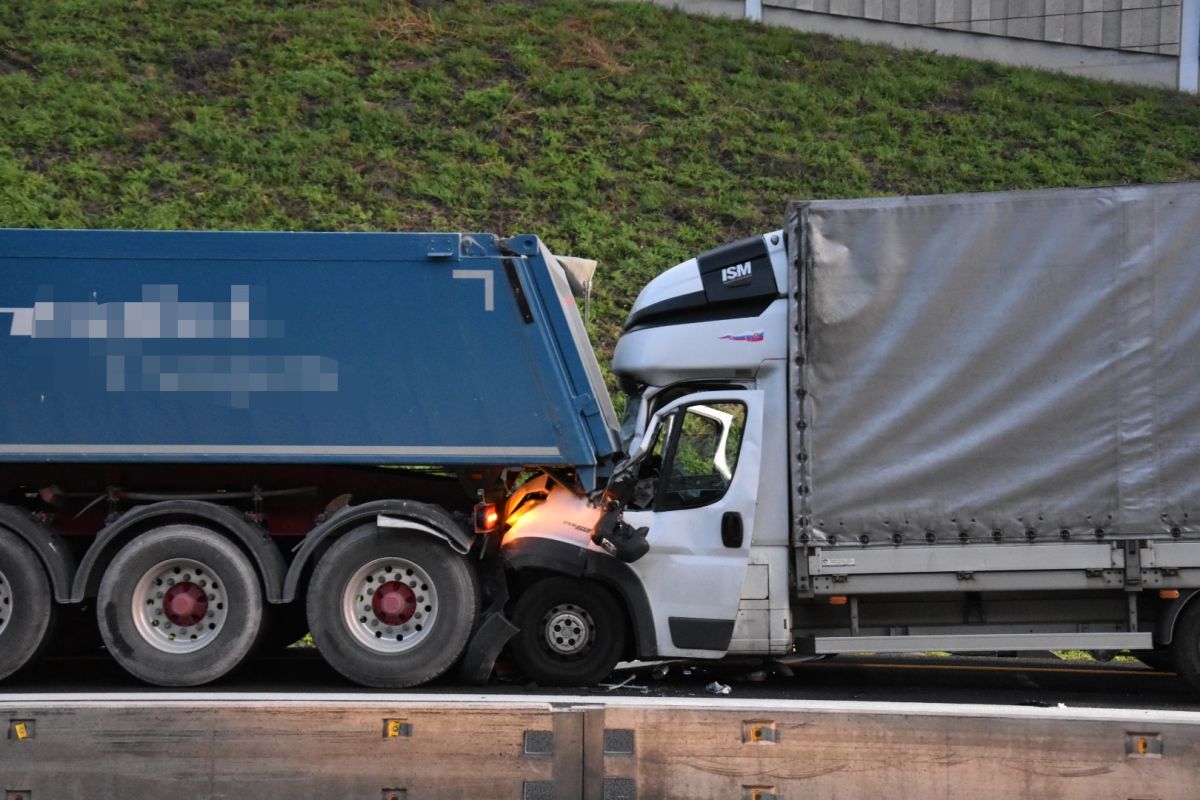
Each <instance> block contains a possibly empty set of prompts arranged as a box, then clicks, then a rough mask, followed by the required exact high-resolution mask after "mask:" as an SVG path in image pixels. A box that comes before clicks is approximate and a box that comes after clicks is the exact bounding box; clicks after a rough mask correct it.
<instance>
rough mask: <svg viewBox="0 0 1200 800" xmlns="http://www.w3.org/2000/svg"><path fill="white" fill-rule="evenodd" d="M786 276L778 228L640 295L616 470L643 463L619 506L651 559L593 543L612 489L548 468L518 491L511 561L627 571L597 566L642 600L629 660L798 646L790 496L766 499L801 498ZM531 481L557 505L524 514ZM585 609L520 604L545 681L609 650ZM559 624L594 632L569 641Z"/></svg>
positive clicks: (627, 348)
mask: <svg viewBox="0 0 1200 800" xmlns="http://www.w3.org/2000/svg"><path fill="white" fill-rule="evenodd" d="M786 286H787V258H786V252H785V248H784V242H783V235H782V233H781V232H775V233H771V234H768V235H766V236H760V237H755V238H753V239H747V240H744V241H741V242H737V243H734V244H732V245H728V246H726V247H722V248H719V249H718V250H714V251H712V252H710V253H706V254H704V255H702V256H700V257H698V258H693V259H689V260H688V261H685V262H683V263H681V264H678V265H676V266H674V267H672V268H670V269H668V270H666V271H665V272H663V273H662V274H661V275H659V276H658V277H656V278H655V279H654V280H652V281H651V282H650V283H649V284H647V285H646V287H645V288H644V289H643V290H642V292H641V294H640V295H639V297H638V298H637V301H636V302H635V303H634V306H633V309H632V311H631V313H630V314H629V317H628V320H627V321H626V323H625V328H624V332H623V334H622V337H621V339H620V341H619V342H618V343H617V349H616V354H615V356H614V359H613V372H614V373H615V374H616V375H617V377H618V379H619V380H620V382H621V385H622V387H623V388H624V389H625V390H626V393H627V405H626V420H625V425H624V430H623V435H624V436H625V438H626V441H625V445H626V449H627V451H628V452H629V454H630V455H629V458H628V460H627V462H626V463H624V464H622V465H620V466H618V467H617V470H616V474H615V475H614V480H615V479H616V478H617V477H618V476H620V475H622V474H623V473H626V474H628V473H632V474H631V475H629V481H630V485H631V487H632V488H631V492H630V497H629V498H628V499H627V501H625V502H622V504H621V510H620V514H621V518H622V521H623V524H624V525H625V526H628V528H629V529H631V530H635V531H636V530H638V529H645V530H646V533H645V542H646V544H647V545H649V547H648V549H647V550H646V551H645V553H644V555H642V556H640V557H637V558H636V560H633V561H631V562H630V563H624V562H622V561H620V559H613V558H612V557H611V554H610V552H609V550H607V549H605V544H609V547H610V549H611V548H612V545H611V543H608V542H603V541H602V542H596V541H593V538H594V537H593V532H594V531H595V529H596V527H597V525H598V524H599V522H600V519H601V517H602V515H603V513H604V509H603V508H602V506H603V499H602V498H600V499H597V498H587V497H582V496H579V495H577V494H575V493H574V492H572V491H571V490H570V489H568V488H567V487H564V486H553V485H551V484H550V483H549V481H547V480H540V481H535V482H533V483H534V484H535V485H532V486H528V487H526V488H525V491H524V492H517V493H516V494H514V495H513V497H512V498H511V499H510V501H509V505H508V516H509V523H510V527H509V529H508V531H507V533H506V535H505V537H504V540H503V544H502V548H503V551H504V553H505V556H506V561H507V563H509V564H510V565H512V566H514V567H517V568H520V569H524V568H530V567H532V566H533V565H534V564H536V563H539V562H540V563H542V565H543V566H544V567H545V568H546V569H552V570H555V571H562V572H566V573H567V574H575V575H579V576H580V577H583V576H587V575H588V574H589V570H604V572H605V573H617V572H619V573H621V576H620V577H619V578H617V577H615V576H614V575H612V574H606V575H603V576H601V575H592V577H594V578H597V579H599V580H600V581H601V582H604V583H607V584H608V585H609V586H610V587H611V588H612V589H613V590H614V591H615V592H616V593H617V594H618V595H620V597H619V599H620V600H621V601H622V605H624V606H625V607H626V608H628V609H629V611H630V613H629V615H628V618H627V619H626V620H625V621H624V622H625V623H626V624H627V625H628V626H629V627H631V628H632V629H633V633H634V634H635V635H634V636H633V637H631V639H630V641H631V642H633V643H634V645H633V647H632V649H631V650H630V651H626V652H623V653H622V654H621V655H622V656H637V657H641V658H656V657H694V658H720V657H722V656H725V655H726V654H728V653H730V652H739V651H740V652H753V653H763V654H765V653H784V652H787V651H788V650H789V649H790V648H791V643H792V642H791V625H790V618H789V579H788V559H789V555H788V554H789V542H788V529H789V526H788V519H787V503H786V502H778V503H771V502H763V503H760V502H759V499H760V498H772V497H774V498H780V499H783V498H786V497H787V477H786V476H787V432H786V430H785V427H786V417H787V414H786V408H785V407H784V406H785V403H786V386H785V383H786V380H787V361H786V360H787V320H788V300H787V297H786V294H785V291H786ZM768 411H770V413H768ZM531 493H533V494H539V495H542V496H544V501H543V502H541V503H540V504H532V505H535V507H533V508H530V509H528V510H526V511H524V512H522V511H521V507H522V506H528V505H531V504H530V501H529V497H530V494H531ZM538 499H541V498H538ZM572 551H574V552H572ZM581 603H582V601H578V602H577V603H576V604H574V605H580V608H581V609H582V604H581ZM570 605H573V604H572V603H569V602H562V603H557V604H556V605H551V607H549V608H548V609H545V610H544V612H543V613H541V615H540V617H539V618H537V619H533V618H529V617H528V616H527V615H523V614H522V613H521V612H522V611H524V610H525V609H523V608H522V609H518V611H517V612H516V616H517V617H518V619H517V620H515V621H516V622H517V624H518V625H521V626H522V629H523V635H525V636H529V635H530V629H531V628H532V630H533V631H535V632H536V634H535V635H532V636H530V638H532V639H534V641H532V642H527V643H526V644H527V645H528V647H532V648H538V647H540V648H541V649H542V650H543V654H544V655H546V656H548V658H547V659H546V662H545V665H544V666H545V668H546V669H545V674H543V673H542V672H539V670H538V667H539V665H538V664H536V663H535V664H530V663H528V661H529V659H524V661H525V662H526V663H522V666H523V667H524V668H525V669H526V671H527V672H532V674H533V675H534V677H535V678H537V679H539V680H541V681H543V682H557V681H556V678H557V677H558V676H561V675H563V674H564V673H563V672H562V669H563V665H564V662H567V661H578V660H579V659H581V658H583V656H584V654H585V653H588V652H595V653H599V652H600V651H601V650H603V648H602V646H601V643H600V642H599V641H598V637H601V636H602V635H603V633H602V632H601V631H600V629H599V627H598V626H597V624H596V620H595V619H594V618H592V614H591V613H590V612H584V611H582V610H579V611H576V612H573V613H567V616H566V617H564V616H563V613H566V612H565V611H564V610H565V609H566V608H567V607H568V606H570ZM533 616H534V617H538V615H537V614H534V615H533ZM564 620H566V621H567V622H566V623H564ZM556 624H557V625H559V626H562V625H564V624H568V625H569V626H574V627H570V630H579V631H582V632H583V634H582V635H581V636H580V637H578V638H577V640H576V642H575V645H573V646H572V645H569V644H565V642H566V640H564V643H562V644H560V643H559V642H557V641H556V639H557V638H559V637H558V635H557V634H558V633H560V632H561V628H560V630H557V631H556V630H555V625H556ZM521 636H522V635H519V636H518V644H517V647H516V648H515V650H516V652H521V651H522V649H523V648H522V647H521V641H520V639H521ZM568 638H570V637H568ZM589 639H590V641H589ZM556 647H558V648H559V649H556ZM573 647H575V648H577V649H572V648H573ZM556 662H558V663H556ZM610 667H611V665H607V667H606V668H610ZM600 671H603V670H600ZM570 674H572V675H574V673H570ZM588 677H590V676H588ZM600 677H602V676H600ZM564 682H565V681H564Z"/></svg>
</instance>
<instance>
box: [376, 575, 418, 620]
mask: <svg viewBox="0 0 1200 800" xmlns="http://www.w3.org/2000/svg"><path fill="white" fill-rule="evenodd" d="M371 609H372V610H373V611H374V612H375V616H377V617H379V621H380V622H382V623H383V624H384V625H403V624H404V623H406V622H408V621H409V620H410V619H412V615H413V614H414V613H416V610H417V596H416V595H415V594H413V590H412V589H410V588H408V584H405V583H401V582H400V581H388V582H387V583H385V584H383V585H382V586H380V587H379V588H378V589H376V590H375V595H374V596H373V597H372V598H371Z"/></svg>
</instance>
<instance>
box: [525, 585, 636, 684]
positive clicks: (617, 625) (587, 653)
mask: <svg viewBox="0 0 1200 800" xmlns="http://www.w3.org/2000/svg"><path fill="white" fill-rule="evenodd" d="M512 618H513V622H514V623H515V624H516V625H517V626H518V627H519V628H520V629H521V630H520V632H519V633H518V634H517V635H516V636H515V637H514V638H513V639H512V642H511V643H510V645H509V646H510V647H511V648H512V654H513V659H514V660H515V661H516V662H517V666H518V667H520V668H521V671H522V672H524V673H525V675H526V676H527V677H528V678H530V679H531V680H533V681H536V682H537V683H539V684H542V685H543V686H590V685H591V684H593V683H596V682H597V681H600V680H602V679H604V678H606V677H608V675H609V674H610V673H611V672H612V671H613V667H615V666H616V665H617V662H618V661H619V660H620V658H621V653H622V652H624V650H625V637H626V624H625V615H624V613H622V611H621V606H620V604H619V603H618V602H617V600H616V598H614V597H613V596H612V593H611V592H609V591H608V589H606V588H604V587H603V586H601V585H600V584H598V583H595V582H593V581H586V580H578V579H575V578H566V577H559V578H547V579H545V580H542V581H539V582H537V583H535V584H534V585H533V586H531V587H529V588H528V589H527V590H526V591H525V593H524V594H522V595H521V598H520V599H519V600H517V604H516V606H515V607H514V608H513V615H512Z"/></svg>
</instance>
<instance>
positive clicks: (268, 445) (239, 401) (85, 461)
mask: <svg viewBox="0 0 1200 800" xmlns="http://www.w3.org/2000/svg"><path fill="white" fill-rule="evenodd" d="M0 385H3V387H4V388H3V399H2V402H0V609H2V610H0V677H3V676H6V675H8V674H10V673H12V672H14V671H15V670H17V669H18V668H20V667H22V666H23V665H24V664H26V663H28V662H29V661H30V660H31V659H32V658H33V657H34V656H35V655H37V654H38V653H39V652H40V651H41V650H42V648H43V647H45V646H46V645H48V644H52V643H53V641H55V640H57V641H59V642H60V643H62V644H63V645H64V646H69V645H70V644H71V643H75V644H79V643H81V642H83V643H86V642H87V641H89V636H88V631H87V626H88V625H89V624H91V620H90V615H91V613H92V609H95V611H96V617H95V618H96V619H97V620H98V623H99V633H100V634H101V637H102V639H103V643H104V645H105V646H106V648H107V649H108V651H109V652H110V653H111V654H112V655H113V656H114V657H115V658H116V659H117V660H118V661H119V662H120V663H121V664H122V665H123V666H124V667H125V668H127V669H128V670H129V671H130V672H131V673H133V674H134V675H136V676H138V677H140V678H142V679H143V680H146V681H149V682H151V683H156V684H162V685H176V686H178V685H195V684H200V683H204V682H207V681H210V680H213V679H215V678H217V677H219V676H221V675H223V674H224V673H225V672H227V671H228V670H230V669H232V668H233V667H235V666H236V665H237V664H238V663H239V662H241V661H242V659H243V658H245V656H246V655H247V654H248V653H249V652H251V651H252V650H253V649H254V648H255V646H256V645H257V646H259V647H262V646H269V645H270V644H271V643H272V642H275V643H284V642H286V641H288V640H294V639H295V638H296V636H297V635H298V634H299V633H301V632H303V631H306V630H309V629H311V630H312V631H313V633H314V635H315V637H316V638H317V640H318V642H319V644H320V649H321V652H322V653H324V654H325V656H326V657H327V658H328V659H329V660H330V662H331V663H332V664H333V665H334V666H335V667H337V668H338V669H339V670H341V671H342V672H343V673H345V674H346V675H348V676H349V677H351V678H353V679H355V680H358V681H361V682H363V683H368V684H376V685H389V686H399V685H408V684H413V683H419V682H422V681H425V680H428V679H430V678H432V677H434V676H436V675H438V674H440V673H441V672H443V671H445V670H446V669H447V668H448V667H450V665H451V664H453V663H454V662H455V661H456V660H457V659H458V658H459V656H460V654H461V653H462V652H463V649H464V647H465V645H466V643H467V640H468V636H469V635H470V634H471V632H472V629H473V626H474V625H475V622H476V619H477V616H478V614H479V608H480V604H481V602H483V601H484V600H486V601H487V602H492V601H493V600H494V599H495V598H494V597H493V595H494V592H495V589H494V588H491V587H487V586H485V587H484V589H483V590H481V587H480V581H481V575H480V571H479V570H478V569H477V567H476V563H477V562H478V561H479V559H480V557H486V556H488V555H489V554H488V553H487V552H486V548H485V547H483V545H484V544H485V543H486V540H484V539H477V538H476V536H475V531H474V529H473V528H474V520H472V518H471V517H472V515H473V507H474V505H475V504H476V503H477V502H479V501H484V502H485V505H484V506H481V508H486V507H487V506H486V502H494V501H497V500H501V499H503V496H504V495H505V488H504V487H505V484H506V482H508V483H510V484H511V482H512V480H513V479H514V478H515V476H516V475H517V474H519V473H521V472H522V471H523V470H525V469H526V468H529V467H535V468H539V469H544V470H547V471H549V472H550V473H552V474H554V475H556V477H557V479H558V480H561V481H563V482H565V483H571V484H574V485H578V486H579V487H580V488H581V489H588V488H592V487H594V486H595V484H596V481H597V479H598V477H599V476H598V471H602V470H603V469H604V468H605V465H607V464H610V463H611V461H612V458H613V456H614V455H615V454H616V452H617V449H618V443H617V441H616V434H615V430H616V422H615V417H614V414H613V410H612V406H611V403H610V400H609V396H608V393H607V391H606V390H605V387H604V384H603V380H602V378H601V374H600V370H599V367H598V366H597V363H596V360H595V356H594V354H593V351H592V349H591V346H590V344H589V342H588V340H587V336H586V333H585V331H584V327H583V323H582V321H581V319H580V316H579V314H578V313H577V311H576V308H575V299H574V297H573V295H572V293H571V290H570V281H569V278H568V276H567V274H566V273H565V272H564V270H563V268H562V266H561V265H560V264H559V262H558V261H557V259H555V258H554V257H553V256H552V255H551V254H550V253H549V252H548V251H547V250H546V248H545V247H544V246H543V245H542V244H541V243H540V242H539V240H538V239H537V238H536V237H534V236H517V237H513V238H509V239H498V238H496V237H495V236H492V235H488V234H475V235H467V234H458V233H453V234H420V233H397V234H374V233H356V234H341V233H254V232H245V233H217V232H148V231H50V230H3V231H0ZM481 513H483V514H486V511H484V512H481ZM480 522H481V524H482V525H485V526H486V525H487V524H488V523H487V520H481V521H480ZM289 537H291V541H289ZM300 537H303V538H302V539H301V538H300ZM296 541H302V544H300V545H298V546H297V545H295V542H296ZM485 560H486V558H485ZM483 577H484V581H483V582H484V583H485V584H487V583H488V581H487V580H486V576H483ZM347 581H349V584H352V587H351V588H350V589H347V588H346V586H347V585H349V584H347ZM493 583H495V581H493ZM501 583H502V582H501ZM326 584H329V585H331V586H332V585H335V584H336V585H337V587H339V588H336V589H332V590H329V591H328V592H327V593H326V594H320V593H319V591H314V589H313V587H324V586H325V585H326ZM322 591H323V590H322ZM343 595H346V597H343ZM360 595H361V597H360ZM502 600H503V598H501V600H500V602H501V603H502ZM305 604H307V612H308V613H307V615H305V613H304V606H305ZM78 608H84V609H85V613H84V614H83V615H80V614H78V613H73V612H74V611H75V610H77V609H78ZM347 608H350V609H351V611H350V612H348V611H347ZM347 614H352V615H351V616H347ZM305 616H307V618H308V619H307V620H305V619H304V617H305ZM56 617H61V618H62V619H57V620H56V619H55V618H56ZM343 617H346V619H345V620H343V619H342V618H343ZM360 618H361V622H360V621H359V619H360ZM56 622H58V623H61V624H58V625H56V624H55V623H56ZM501 627H502V628H503V627H504V626H503V624H501ZM486 628H487V626H481V630H486ZM493 638H494V637H493ZM501 638H502V637H501ZM91 639H92V640H94V637H91ZM497 641H499V639H498V640H497ZM485 649H487V648H485ZM492 649H494V647H493V648H492Z"/></svg>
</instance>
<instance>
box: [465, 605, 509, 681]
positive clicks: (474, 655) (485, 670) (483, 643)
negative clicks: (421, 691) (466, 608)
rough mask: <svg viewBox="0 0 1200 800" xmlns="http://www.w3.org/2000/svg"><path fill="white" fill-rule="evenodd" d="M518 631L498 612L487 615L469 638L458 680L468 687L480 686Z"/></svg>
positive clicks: (486, 679)
mask: <svg viewBox="0 0 1200 800" xmlns="http://www.w3.org/2000/svg"><path fill="white" fill-rule="evenodd" d="M519 630H520V628H518V627H517V626H516V625H513V624H512V623H511V622H509V621H508V618H506V617H505V616H504V614H502V613H500V612H492V613H489V614H487V615H486V616H485V617H484V618H483V620H482V621H481V622H480V623H479V627H478V628H477V629H476V630H475V633H474V635H472V636H471V642H470V644H468V645H467V652H466V655H464V656H463V659H462V661H461V662H460V664H459V667H458V678H459V680H461V681H462V682H463V683H466V684H468V685H470V686H482V685H484V684H485V683H487V681H488V677H490V676H491V674H492V667H493V666H495V664H496V658H497V657H498V656H499V655H500V651H501V650H502V649H504V645H506V644H508V640H509V639H511V638H512V637H514V636H516V635H517V632H518V631H519Z"/></svg>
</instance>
